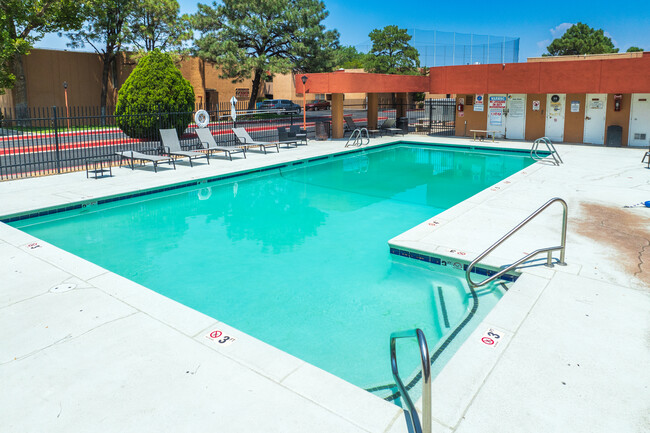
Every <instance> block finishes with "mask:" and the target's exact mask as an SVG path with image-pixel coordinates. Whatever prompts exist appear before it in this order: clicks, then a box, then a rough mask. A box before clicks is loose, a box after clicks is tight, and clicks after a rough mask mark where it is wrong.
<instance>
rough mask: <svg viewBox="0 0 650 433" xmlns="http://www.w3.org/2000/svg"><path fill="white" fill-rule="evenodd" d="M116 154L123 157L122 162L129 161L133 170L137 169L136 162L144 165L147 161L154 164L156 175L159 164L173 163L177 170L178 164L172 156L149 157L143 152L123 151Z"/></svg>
mask: <svg viewBox="0 0 650 433" xmlns="http://www.w3.org/2000/svg"><path fill="white" fill-rule="evenodd" d="M115 154H116V155H119V156H121V157H122V160H125V159H126V160H128V161H129V165H130V166H131V170H134V169H135V161H141V162H142V163H144V162H145V161H150V162H153V171H154V172H156V173H158V163H159V162H168V163H171V164H173V166H174V170H176V162H175V161H174V158H172V157H171V156H160V155H147V154H145V153H142V152H136V151H135V150H122V151H119V152H115Z"/></svg>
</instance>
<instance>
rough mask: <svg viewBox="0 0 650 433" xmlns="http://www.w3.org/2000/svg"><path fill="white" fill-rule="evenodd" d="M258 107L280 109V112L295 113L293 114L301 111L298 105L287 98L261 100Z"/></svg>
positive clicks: (261, 108)
mask: <svg viewBox="0 0 650 433" xmlns="http://www.w3.org/2000/svg"><path fill="white" fill-rule="evenodd" d="M259 109H260V110H281V112H283V113H295V114H300V111H302V109H301V108H300V105H298V104H294V103H293V102H291V101H289V100H288V99H268V100H266V101H262V103H261V104H260V106H259Z"/></svg>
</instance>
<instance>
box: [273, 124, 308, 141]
mask: <svg viewBox="0 0 650 433" xmlns="http://www.w3.org/2000/svg"><path fill="white" fill-rule="evenodd" d="M278 139H279V140H280V141H281V142H282V141H292V140H295V142H296V144H304V145H307V131H305V130H304V129H302V128H301V127H300V126H298V125H291V126H290V127H289V129H287V128H286V127H285V126H279V127H278Z"/></svg>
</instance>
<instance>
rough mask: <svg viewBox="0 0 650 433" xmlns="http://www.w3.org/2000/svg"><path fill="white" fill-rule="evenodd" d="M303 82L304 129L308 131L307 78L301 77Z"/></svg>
mask: <svg viewBox="0 0 650 433" xmlns="http://www.w3.org/2000/svg"><path fill="white" fill-rule="evenodd" d="M300 79H301V80H302V129H303V130H305V131H307V87H305V85H306V84H307V76H306V75H303V76H302V77H300Z"/></svg>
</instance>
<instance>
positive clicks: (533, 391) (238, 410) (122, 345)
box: [0, 136, 650, 433]
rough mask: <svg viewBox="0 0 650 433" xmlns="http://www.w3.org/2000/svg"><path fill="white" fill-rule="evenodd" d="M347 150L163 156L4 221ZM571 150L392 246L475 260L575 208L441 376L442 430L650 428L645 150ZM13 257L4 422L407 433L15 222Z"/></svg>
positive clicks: (436, 402) (3, 246)
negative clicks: (192, 160) (177, 159)
mask: <svg viewBox="0 0 650 433" xmlns="http://www.w3.org/2000/svg"><path fill="white" fill-rule="evenodd" d="M405 140H412V141H418V142H432V143H447V144H459V145H472V146H475V147H477V148H478V147H481V146H482V145H485V146H487V147H492V146H494V147H501V148H516V149H529V148H530V143H523V142H512V141H502V142H500V143H496V144H495V145H493V144H492V143H490V142H488V143H484V144H482V143H474V142H471V141H469V140H466V139H458V138H438V137H436V138H430V137H422V136H407V137H406V139H405ZM392 141H396V140H395V139H394V138H393V139H389V138H383V139H374V140H373V141H372V143H373V144H380V143H385V142H392ZM343 143H344V142H341V141H328V142H316V141H312V142H310V145H309V146H307V147H304V146H301V147H299V148H296V149H286V150H285V149H282V150H281V152H280V153H279V154H274V153H269V154H267V155H263V154H258V153H254V152H250V153H249V155H250V157H249V158H248V159H246V160H242V159H236V160H234V161H232V162H230V161H225V160H224V161H217V160H216V159H215V160H213V161H212V163H211V164H210V165H205V164H201V163H200V162H199V163H197V164H196V165H195V167H194V168H190V167H189V165H186V164H185V163H179V164H178V165H177V167H178V168H177V170H175V171H174V170H171V169H165V167H164V166H161V168H160V170H159V172H158V173H157V174H154V173H153V169H152V168H151V167H150V166H148V167H146V168H141V169H136V170H135V171H131V170H130V169H127V168H121V169H114V171H113V173H114V177H111V178H104V179H100V180H94V179H89V180H86V178H85V173H84V172H78V173H72V174H66V175H59V176H49V177H41V178H32V179H25V180H19V181H11V182H2V183H0V216H6V215H12V214H19V213H24V212H29V211H33V210H35V209H42V208H47V207H54V206H63V205H67V204H70V203H77V202H80V201H83V202H87V203H92V202H93V201H94V200H96V199H97V198H100V197H106V196H111V195H118V194H124V193H128V192H132V191H135V190H140V189H149V188H155V187H159V186H163V185H169V184H174V183H179V182H185V181H191V180H198V179H202V178H206V177H211V176H216V175H220V174H225V173H228V172H234V171H243V170H250V169H254V168H258V167H262V166H266V165H270V164H280V163H284V162H288V161H293V160H298V159H305V158H311V157H317V156H320V155H326V154H331V153H334V152H340V151H343V150H344V149H343ZM557 147H558V150H559V152H560V154H561V155H562V157H563V159H564V161H565V164H564V165H562V166H560V167H555V166H549V165H545V164H541V163H538V164H535V165H534V166H531V167H529V168H528V169H526V170H523V171H522V172H519V173H517V174H515V175H513V176H511V177H509V178H507V179H505V180H503V181H501V182H499V183H498V184H496V185H495V186H493V187H492V188H489V189H487V190H485V191H482V192H480V193H478V194H476V195H475V196H473V197H471V198H469V199H468V200H466V201H465V202H463V203H461V204H459V205H458V206H455V207H454V208H452V209H449V210H448V211H446V212H443V213H442V214H440V215H436V216H435V217H434V216H432V218H431V219H430V220H428V221H426V222H424V223H423V224H421V225H420V226H417V227H415V228H413V229H412V230H409V231H408V232H406V233H404V234H402V235H400V236H398V237H397V238H395V239H393V240H391V242H392V244H394V245H396V246H399V247H401V248H404V249H409V250H413V251H425V252H430V253H435V254H438V255H445V256H449V257H453V258H454V260H459V261H461V260H463V261H469V260H471V259H472V258H473V257H476V256H477V255H478V254H479V253H480V252H481V251H482V250H483V249H485V248H486V247H487V246H489V245H490V244H492V242H494V241H495V240H496V239H498V238H499V237H500V236H502V235H503V234H504V233H506V232H507V231H508V230H509V229H510V228H512V227H513V226H514V225H515V224H516V223H518V222H520V221H521V220H522V219H523V218H525V217H526V216H527V215H529V214H530V213H532V212H533V211H534V210H535V209H537V208H538V207H539V206H540V205H541V204H543V203H544V202H546V201H547V200H548V199H549V198H552V197H556V196H558V197H562V198H564V199H565V200H566V201H567V202H568V204H569V228H568V237H567V257H566V261H567V263H568V266H566V267H560V266H555V267H554V268H550V269H549V268H546V267H542V266H535V267H530V268H526V269H524V270H523V274H522V276H521V277H520V279H519V280H518V281H517V282H516V283H515V284H514V285H513V286H512V288H511V289H510V290H509V292H508V293H507V294H506V295H505V296H504V297H503V298H502V299H501V301H499V303H498V304H497V306H496V307H495V308H494V309H493V310H492V311H491V312H490V313H489V315H488V316H487V317H486V319H485V320H484V321H483V322H482V323H481V324H480V325H479V327H478V328H477V329H476V330H475V331H474V332H473V333H472V334H471V336H470V337H469V339H468V340H467V341H466V342H465V343H464V344H463V345H462V346H461V348H460V349H459V351H458V352H457V353H456V354H455V355H454V356H453V358H452V359H451V360H450V362H449V363H448V364H447V365H446V366H445V367H444V368H443V370H442V372H441V373H440V374H439V375H438V376H437V377H436V378H435V380H434V382H433V393H432V394H433V408H432V416H433V420H434V421H433V431H434V432H450V431H456V432H510V431H513V432H514V431H524V432H528V431H534V432H566V431H582V432H599V431H602V432H611V431H616V432H641V431H647V430H649V429H650V417H649V416H648V413H650V398H649V397H648V396H649V395H650V373H648V368H647V366H648V365H650V314H649V313H650V289H649V285H650V281H649V280H648V278H649V275H650V268H649V267H650V265H649V264H648V263H650V240H649V238H650V234H649V232H650V209H647V208H630V209H624V208H623V206H624V205H631V204H636V203H639V202H641V201H645V200H650V170H647V169H645V168H644V165H642V164H641V163H640V157H641V156H642V151H641V150H640V149H636V150H634V149H617V148H601V147H585V146H565V145H559V146H557ZM559 215H560V212H559V206H558V207H557V209H550V208H549V211H548V213H545V214H543V215H541V216H540V218H539V219H538V220H535V221H534V222H531V224H530V225H529V226H527V227H526V228H525V229H524V230H522V231H521V232H519V233H518V234H517V235H515V237H514V238H513V239H512V240H511V241H508V242H507V243H506V244H504V245H503V246H502V247H501V248H500V249H499V250H497V251H495V254H494V257H493V258H491V259H490V260H491V261H493V262H494V263H495V264H504V263H509V262H511V261H512V260H513V259H516V258H519V257H521V256H522V255H523V253H525V252H529V251H531V250H533V249H535V248H537V247H540V246H548V245H549V244H551V245H555V244H557V240H558V239H559V231H560V222H559V218H560V217H559ZM387 248H388V245H387ZM461 253H462V254H461ZM0 263H2V271H1V273H0V276H1V278H2V280H1V281H2V285H1V286H0V384H1V385H0V407H1V408H2V409H1V411H0V413H1V414H2V431H8V432H41V431H48V432H58V431H61V432H63V431H65V432H68V431H119V432H125V431H138V432H141V431H174V432H185V431H187V432H197V431H223V432H251V431H264V432H304V431H308V432H348V431H349V432H390V433H397V432H406V431H407V427H406V423H405V420H404V415H403V411H402V410H401V409H400V408H399V407H397V406H395V405H393V404H391V403H388V402H385V401H384V400H382V399H380V398H378V397H376V396H374V395H371V394H369V393H367V392H365V391H363V390H361V389H359V388H357V387H355V386H353V385H350V384H348V383H346V382H345V381H343V380H341V379H338V378H336V377H334V376H332V375H331V374H329V373H326V372H324V371H322V370H320V369H318V368H316V367H314V366H311V365H309V364H307V363H305V362H303V361H301V360H299V359H296V358H295V357H292V356H290V355H288V354H286V353H283V352H281V351H279V350H277V349H274V348H273V347H270V346H268V345H266V344H264V343H262V342H260V341H259V340H256V339H254V338H252V337H250V336H247V335H245V334H244V333H241V332H240V331H237V330H236V329H233V328H231V327H229V326H228V325H227V324H224V323H221V322H219V321H217V320H215V319H213V318H210V317H207V316H205V315H203V314H200V313H198V312H196V311H194V310H191V309H189V308H187V307H184V306H182V305H180V304H178V303H176V302H174V301H172V300H169V299H167V298H165V297H163V296H161V295H159V294H157V293H155V292H153V291H150V290H148V289H146V288H144V287H142V286H140V285H138V284H136V283H133V282H131V281H129V280H126V279H124V278H122V277H120V276H117V275H115V274H113V273H111V272H108V271H106V270H105V269H102V268H100V267H99V266H96V265H94V264H92V263H89V262H87V261H85V260H83V259H81V258H78V257H76V256H74V255H72V254H69V253H67V252H65V251H62V250H60V249H58V248H56V247H54V246H52V245H49V244H47V243H46V242H43V241H41V240H38V239H35V238H33V237H32V236H29V235H27V234H25V233H23V232H20V231H19V230H16V229H13V228H12V227H9V226H7V225H5V224H0ZM452 263H453V261H452ZM66 284H69V285H74V288H71V286H66ZM488 329H493V330H495V331H496V332H498V333H499V334H500V335H501V336H502V339H501V340H500V341H499V344H497V345H496V347H494V346H487V345H485V344H483V343H482V342H481V337H482V336H483V335H484V333H485V332H486V331H487V330H488ZM216 331H219V332H221V333H222V335H228V336H232V337H234V338H235V341H234V342H232V343H231V344H219V343H218V340H217V341H215V340H213V339H210V338H209V335H210V334H211V333H213V332H216ZM215 335H216V334H215ZM387 340H388V338H387ZM387 345H388V341H387ZM385 362H386V364H387V367H388V365H389V359H388V350H387V356H386V360H385Z"/></svg>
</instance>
